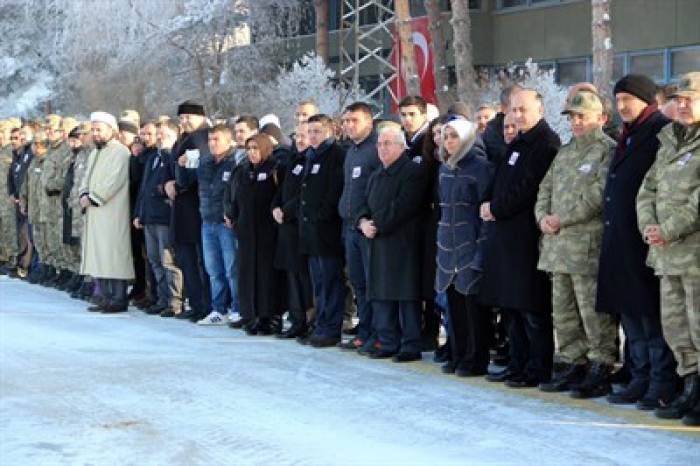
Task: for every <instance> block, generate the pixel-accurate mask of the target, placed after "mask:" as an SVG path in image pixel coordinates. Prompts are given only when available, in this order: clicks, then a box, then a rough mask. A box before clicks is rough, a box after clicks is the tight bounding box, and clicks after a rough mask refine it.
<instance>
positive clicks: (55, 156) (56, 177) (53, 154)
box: [40, 141, 70, 224]
mask: <svg viewBox="0 0 700 466" xmlns="http://www.w3.org/2000/svg"><path fill="white" fill-rule="evenodd" d="M68 152H70V147H69V146H68V143H66V142H65V141H62V142H60V143H59V144H52V145H51V147H49V151H48V152H47V153H46V158H45V159H46V160H45V161H44V170H43V172H42V175H41V186H42V194H43V199H42V200H41V218H40V220H41V221H42V222H46V223H50V224H54V223H56V222H57V221H59V220H61V221H62V219H63V207H62V206H61V190H62V189H63V182H64V181H65V178H66V171H67V169H68V167H67V166H66V165H65V164H64V160H65V158H66V157H67V156H68V155H69V154H68Z"/></svg>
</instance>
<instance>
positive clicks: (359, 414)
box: [0, 277, 700, 466]
mask: <svg viewBox="0 0 700 466" xmlns="http://www.w3.org/2000/svg"><path fill="white" fill-rule="evenodd" d="M0 339H1V340H0V341H1V343H0V377H1V384H2V385H1V391H0V396H1V398H0V434H1V437H0V442H1V445H0V464H1V465H3V466H4V465H8V466H10V465H12V466H15V465H19V466H25V465H54V464H56V465H131V464H133V465H169V466H176V465H212V466H213V465H225V464H232V465H244V464H265V465H269V464H275V465H278V464H279V465H286V464H295V465H334V464H338V465H346V464H347V465H350V464H357V465H362V464H377V465H379V464H382V465H388V464H401V465H418V464H421V465H423V464H424V465H443V464H460V465H463V464H503V465H513V464H530V465H546V464H567V465H572V464H594V465H607V464H634V465H646V464H649V465H663V464H668V465H674V466H677V465H697V464H700V430H698V429H696V430H694V431H693V430H692V429H688V428H683V426H682V425H681V424H680V423H676V422H662V421H659V420H657V419H655V418H654V417H653V416H652V415H649V414H645V413H640V412H638V411H636V410H634V409H624V408H615V407H610V406H608V405H607V404H606V403H605V402H603V401H599V402H579V401H574V400H571V399H570V398H568V397H566V396H563V395H545V394H541V393H539V392H537V391H536V390H526V391H522V392H521V391H518V392H516V391H513V390H509V389H506V388H503V387H501V386H494V385H493V384H489V383H488V382H485V381H483V380H481V379H479V380H475V379H457V378H455V377H450V376H443V375H442V374H440V372H439V366H438V365H436V364H433V363H429V362H421V363H414V364H408V365H397V364H393V363H391V362H386V361H372V360H368V359H366V358H362V357H359V356H356V355H353V354H346V353H341V352H340V351H338V350H335V349H326V350H317V349H312V348H307V347H302V346H300V345H298V344H296V343H293V342H284V341H279V340H276V339H274V338H269V337H248V336H245V335H244V334H243V332H240V331H234V330H230V329H228V328H223V327H218V328H211V327H209V328H203V327H197V326H195V325H192V324H189V323H183V322H182V321H176V320H172V319H163V318H160V317H150V316H146V315H145V314H143V313H141V312H139V311H130V312H129V313H128V314H122V315H114V316H105V315H100V314H93V313H88V312H86V311H85V303H83V302H80V301H74V300H71V299H70V298H68V297H66V296H65V295H64V294H62V293H59V292H57V291H53V290H47V289H45V288H40V287H36V286H30V285H27V284H25V283H21V282H18V281H16V280H15V281H11V280H8V279H7V278H6V277H3V278H1V279H0Z"/></svg>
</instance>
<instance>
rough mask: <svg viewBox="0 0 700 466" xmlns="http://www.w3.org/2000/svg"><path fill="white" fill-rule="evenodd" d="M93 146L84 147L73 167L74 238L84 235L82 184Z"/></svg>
mask: <svg viewBox="0 0 700 466" xmlns="http://www.w3.org/2000/svg"><path fill="white" fill-rule="evenodd" d="M91 151H92V148H85V147H84V148H83V149H82V150H81V151H80V152H78V155H77V156H76V158H75V165H74V168H73V188H72V189H71V192H70V202H71V204H72V205H71V207H72V211H71V213H72V216H71V222H72V225H71V236H72V237H74V238H80V237H81V236H82V235H83V225H84V223H85V214H84V212H83V208H82V207H81V206H80V199H79V197H78V196H79V195H80V186H81V185H82V183H83V177H85V169H86V168H87V161H88V157H89V156H90V152H91Z"/></svg>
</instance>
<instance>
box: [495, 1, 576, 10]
mask: <svg viewBox="0 0 700 466" xmlns="http://www.w3.org/2000/svg"><path fill="white" fill-rule="evenodd" d="M570 1H572V0H496V9H497V10H503V9H508V8H525V7H529V6H533V5H540V4H546V3H553V4H557V3H565V2H570Z"/></svg>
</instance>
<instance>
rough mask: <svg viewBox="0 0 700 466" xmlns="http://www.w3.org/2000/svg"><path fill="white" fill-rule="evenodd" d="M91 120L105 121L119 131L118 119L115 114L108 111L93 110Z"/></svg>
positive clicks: (93, 121) (94, 121) (95, 121)
mask: <svg viewBox="0 0 700 466" xmlns="http://www.w3.org/2000/svg"><path fill="white" fill-rule="evenodd" d="M90 121H91V122H92V123H97V122H100V123H104V124H106V125H107V126H109V127H111V128H112V129H113V130H114V131H119V126H118V125H117V119H116V118H114V116H113V115H110V114H109V113H107V112H92V113H91V114H90Z"/></svg>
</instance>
